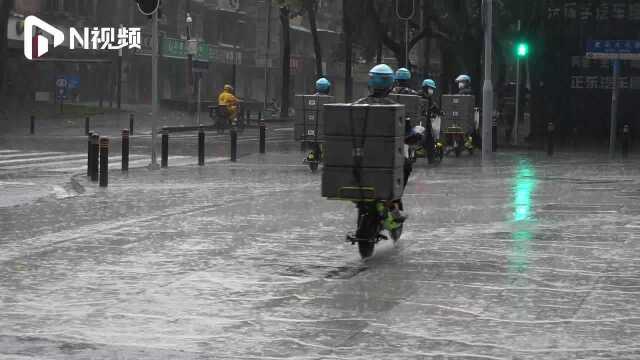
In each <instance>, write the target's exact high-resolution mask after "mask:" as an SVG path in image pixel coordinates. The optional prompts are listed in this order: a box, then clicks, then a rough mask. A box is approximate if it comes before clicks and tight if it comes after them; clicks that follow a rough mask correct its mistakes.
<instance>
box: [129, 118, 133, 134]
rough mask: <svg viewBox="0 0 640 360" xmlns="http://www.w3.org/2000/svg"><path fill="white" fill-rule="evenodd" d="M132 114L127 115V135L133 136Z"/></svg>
mask: <svg viewBox="0 0 640 360" xmlns="http://www.w3.org/2000/svg"><path fill="white" fill-rule="evenodd" d="M133 119H134V116H133V114H129V135H133Z"/></svg>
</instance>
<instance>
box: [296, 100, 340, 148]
mask: <svg viewBox="0 0 640 360" xmlns="http://www.w3.org/2000/svg"><path fill="white" fill-rule="evenodd" d="M333 101H334V100H333V96H327V95H296V98H295V103H294V107H295V110H296V118H295V123H294V131H293V134H294V138H295V140H296V141H314V142H315V141H323V137H324V134H323V128H324V124H323V114H322V113H323V105H324V104H329V103H332V102H333Z"/></svg>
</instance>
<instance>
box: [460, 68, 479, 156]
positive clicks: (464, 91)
mask: <svg viewBox="0 0 640 360" xmlns="http://www.w3.org/2000/svg"><path fill="white" fill-rule="evenodd" d="M456 83H457V84H458V94H460V95H473V89H471V77H470V76H469V75H464V74H463V75H460V76H458V77H457V78H456ZM477 135H478V134H477V133H476V129H473V131H471V132H469V133H468V134H465V139H464V147H465V148H467V149H470V150H469V151H473V147H474V139H476V138H477Z"/></svg>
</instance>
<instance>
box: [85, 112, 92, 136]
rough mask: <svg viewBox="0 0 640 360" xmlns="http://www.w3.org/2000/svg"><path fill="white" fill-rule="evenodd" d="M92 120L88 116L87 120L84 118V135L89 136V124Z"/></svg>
mask: <svg viewBox="0 0 640 360" xmlns="http://www.w3.org/2000/svg"><path fill="white" fill-rule="evenodd" d="M90 121H91V120H90V119H89V117H88V116H87V117H86V118H84V133H85V134H86V135H89V122H90Z"/></svg>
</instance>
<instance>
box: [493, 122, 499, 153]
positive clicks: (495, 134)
mask: <svg viewBox="0 0 640 360" xmlns="http://www.w3.org/2000/svg"><path fill="white" fill-rule="evenodd" d="M496 151H498V120H497V119H496V118H495V117H494V118H493V124H492V125H491V152H496Z"/></svg>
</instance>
